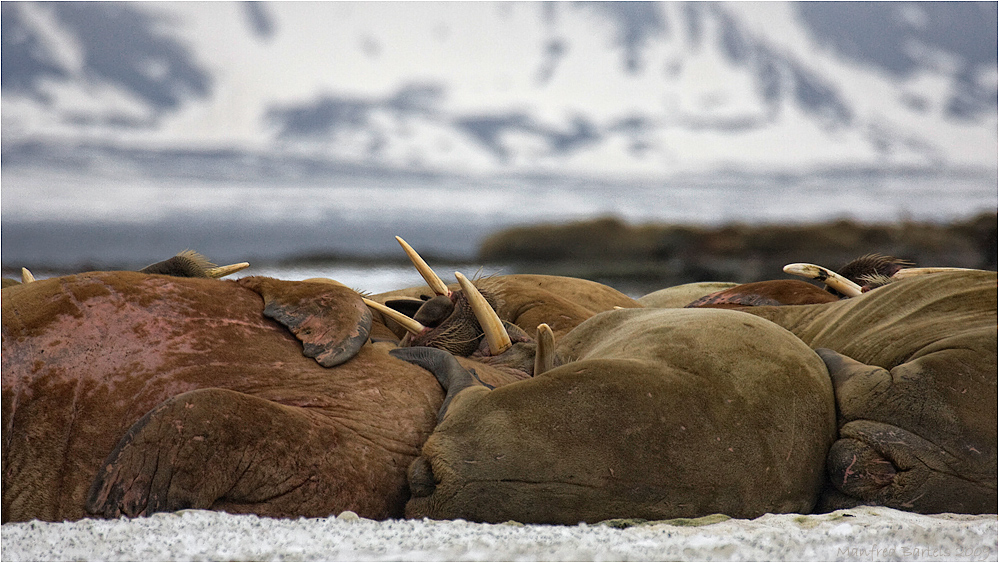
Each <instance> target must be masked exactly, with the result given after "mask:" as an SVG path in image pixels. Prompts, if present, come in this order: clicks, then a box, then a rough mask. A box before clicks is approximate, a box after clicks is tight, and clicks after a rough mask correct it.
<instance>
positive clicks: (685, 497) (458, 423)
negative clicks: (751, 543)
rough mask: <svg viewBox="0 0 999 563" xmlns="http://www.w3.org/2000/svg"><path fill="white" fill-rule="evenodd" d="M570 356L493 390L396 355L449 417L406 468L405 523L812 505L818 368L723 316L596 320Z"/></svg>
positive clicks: (425, 361)
mask: <svg viewBox="0 0 999 563" xmlns="http://www.w3.org/2000/svg"><path fill="white" fill-rule="evenodd" d="M557 351H558V354H559V356H560V357H562V358H570V359H574V360H575V361H571V362H568V363H566V364H564V365H562V366H560V367H556V368H554V369H552V370H550V371H546V372H545V373H543V374H541V375H538V376H535V377H534V378H532V379H530V380H525V381H520V382H517V383H514V384H511V385H507V386H505V387H501V388H497V389H495V390H489V389H488V388H487V387H485V386H483V385H480V384H478V383H477V382H476V381H475V380H474V378H472V377H470V376H469V375H468V374H467V372H465V371H464V370H462V369H461V367H460V366H458V365H457V364H456V363H455V361H454V359H453V358H452V357H451V356H450V355H448V354H447V353H446V352H443V351H441V350H435V349H429V348H409V349H398V350H394V351H393V352H392V354H393V355H395V356H396V357H400V358H404V359H407V360H409V361H413V362H415V363H417V364H418V365H421V366H423V367H425V368H427V369H429V370H430V371H432V372H434V374H435V376H436V377H437V378H438V380H439V381H441V382H442V384H443V385H444V386H445V388H447V390H448V393H447V398H446V399H445V402H446V404H447V405H448V406H447V410H446V412H444V413H443V415H442V421H441V423H440V424H439V425H438V426H437V428H436V430H435V431H434V433H433V434H432V435H431V436H430V438H429V439H428V440H427V442H426V444H425V445H424V447H423V450H422V455H421V456H420V458H418V459H417V460H416V461H414V462H413V465H412V466H411V467H410V489H411V491H412V493H413V498H412V499H411V500H410V502H409V503H408V505H407V507H406V515H407V517H411V518H419V517H430V518H440V519H446V518H464V519H468V520H475V521H483V522H504V521H506V520H516V521H519V522H525V523H529V522H530V523H549V524H575V523H578V522H580V521H585V522H597V521H600V520H605V519H609V518H645V519H664V518H677V517H697V516H703V515H706V514H712V513H717V512H722V513H725V514H729V515H731V516H734V517H739V518H752V517H756V516H759V515H761V514H764V513H767V512H809V511H811V510H812V508H813V506H814V504H815V502H816V499H817V498H818V496H819V491H820V489H821V487H822V484H823V482H824V477H825V476H824V471H823V468H824V459H825V456H826V452H827V451H828V448H829V445H830V444H831V443H832V442H833V440H834V439H835V410H834V402H833V396H832V388H831V384H830V382H829V377H828V374H827V372H826V369H825V366H824V364H823V363H822V361H821V359H820V358H819V357H818V356H817V355H816V354H815V352H813V351H812V350H811V349H809V348H808V347H807V346H806V345H805V344H804V343H802V342H801V341H800V340H798V339H797V338H795V337H794V336H793V335H792V334H790V333H789V332H787V331H785V330H783V329H781V328H780V327H778V326H776V325H774V324H772V323H769V322H766V321H761V320H759V319H755V318H753V317H750V316H747V315H744V314H742V313H738V312H732V311H718V310H691V309H641V310H634V309H632V310H617V311H608V312H605V313H602V314H599V315H596V316H594V317H592V318H590V319H589V320H587V321H586V322H584V323H582V324H580V325H579V326H577V327H576V329H575V330H573V331H572V332H570V333H568V334H566V335H565V336H564V337H563V338H562V340H561V342H560V343H559V345H558V350H557Z"/></svg>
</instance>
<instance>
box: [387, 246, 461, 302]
mask: <svg viewBox="0 0 999 563" xmlns="http://www.w3.org/2000/svg"><path fill="white" fill-rule="evenodd" d="M395 240H397V241H399V244H400V245H401V246H402V249H403V250H405V251H406V256H409V260H410V261H411V262H412V263H413V266H416V271H417V272H420V275H421V276H423V279H424V280H426V282H427V285H429V286H430V289H432V290H434V293H436V294H437V295H451V291H450V290H448V288H447V284H446V283H444V281H443V280H441V278H440V276H438V275H437V274H436V273H434V271H433V270H432V269H431V268H430V266H429V265H428V264H427V263H426V261H424V260H423V258H421V257H420V255H419V253H417V252H416V250H414V249H413V247H412V246H409V243H407V242H406V241H404V240H402V237H395Z"/></svg>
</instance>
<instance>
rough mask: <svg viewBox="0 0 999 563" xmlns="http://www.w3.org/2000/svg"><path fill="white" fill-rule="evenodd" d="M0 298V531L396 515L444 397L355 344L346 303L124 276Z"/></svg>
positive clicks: (364, 318) (303, 285) (360, 324)
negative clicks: (190, 511)
mask: <svg viewBox="0 0 999 563" xmlns="http://www.w3.org/2000/svg"><path fill="white" fill-rule="evenodd" d="M2 291H3V299H2V308H3V317H2V330H3V353H2V375H3V403H2V406H3V408H2V413H3V469H2V471H3V479H2V487H3V494H2V498H3V520H4V521H5V522H6V521H24V520H31V519H36V518H37V519H40V520H50V521H60V520H75V519H79V518H83V517H85V516H88V515H98V516H105V517H116V516H119V515H127V516H136V515H145V514H151V513H152V512H156V511H163V510H177V509H181V508H208V509H214V510H224V511H228V512H237V513H239V512H251V513H256V514H260V515H265V516H283V517H297V516H307V517H318V516H327V515H329V514H335V513H338V512H341V511H343V510H352V511H354V512H356V513H358V514H359V515H362V516H366V517H369V518H394V517H401V516H402V514H403V507H404V503H405V502H406V500H407V498H408V493H407V486H406V468H407V467H408V465H409V463H410V461H412V459H414V458H415V457H416V455H417V454H418V452H419V447H420V446H421V445H422V443H423V441H424V440H425V439H426V437H427V436H428V435H429V434H430V432H431V431H432V429H433V427H434V424H435V420H436V418H435V417H436V414H437V412H438V410H439V408H440V405H441V401H442V399H443V393H442V392H441V390H440V386H439V385H438V383H437V382H436V381H435V380H434V378H433V376H432V375H431V374H429V373H427V372H426V371H424V370H422V369H420V368H418V367H416V366H413V365H411V364H409V363H406V362H402V361H399V360H397V359H395V358H392V357H391V356H389V355H388V354H387V353H386V350H387V348H386V346H385V345H377V346H375V345H372V344H370V343H367V335H368V330H369V328H368V327H369V326H370V324H371V317H370V314H369V311H368V309H367V307H365V305H364V304H363V303H362V301H361V297H360V296H359V295H358V294H357V293H355V292H354V291H352V290H349V289H347V288H345V287H343V286H339V285H336V284H330V283H318V282H317V283H311V282H286V281H280V280H274V279H270V278H259V277H250V278H243V279H240V280H237V281H228V280H213V279H201V278H178V277H168V276H163V275H146V274H142V273H136V272H90V273H84V274H79V275H74V276H64V277H59V278H51V279H47V280H41V281H35V282H31V283H27V284H23V285H17V286H14V287H9V288H4V289H3V290H2ZM389 347H391V346H389ZM304 354H307V355H308V356H310V357H307V356H306V355H304ZM320 364H322V365H320ZM476 369H477V372H478V373H479V374H480V376H481V377H482V379H483V380H484V381H486V382H487V383H490V384H492V385H500V384H502V383H503V382H505V381H507V380H509V379H508V376H507V375H505V374H502V373H499V372H495V371H489V370H487V369H486V368H483V367H478V368H476Z"/></svg>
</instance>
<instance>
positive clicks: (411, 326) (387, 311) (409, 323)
mask: <svg viewBox="0 0 999 563" xmlns="http://www.w3.org/2000/svg"><path fill="white" fill-rule="evenodd" d="M361 300H363V301H364V304H365V305H367V306H368V307H370V308H372V309H374V310H375V311H378V312H379V313H381V314H383V315H385V316H386V317H388V318H390V319H392V320H393V321H395V322H396V324H398V325H399V326H401V327H402V328H404V329H406V331H407V332H410V333H412V334H420V333H421V332H423V329H424V328H426V327H424V326H423V325H422V324H420V323H419V322H418V321H416V320H413V319H411V318H409V317H407V316H406V315H403V314H402V313H400V312H399V311H396V310H395V309H393V308H391V307H387V306H385V305H382V304H381V303H379V302H377V301H372V300H370V299H368V298H367V297H362V298H361Z"/></svg>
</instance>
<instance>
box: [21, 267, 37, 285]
mask: <svg viewBox="0 0 999 563" xmlns="http://www.w3.org/2000/svg"><path fill="white" fill-rule="evenodd" d="M33 281H35V276H34V275H33V274H32V273H31V271H30V270H28V269H27V268H21V283H31V282H33Z"/></svg>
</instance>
